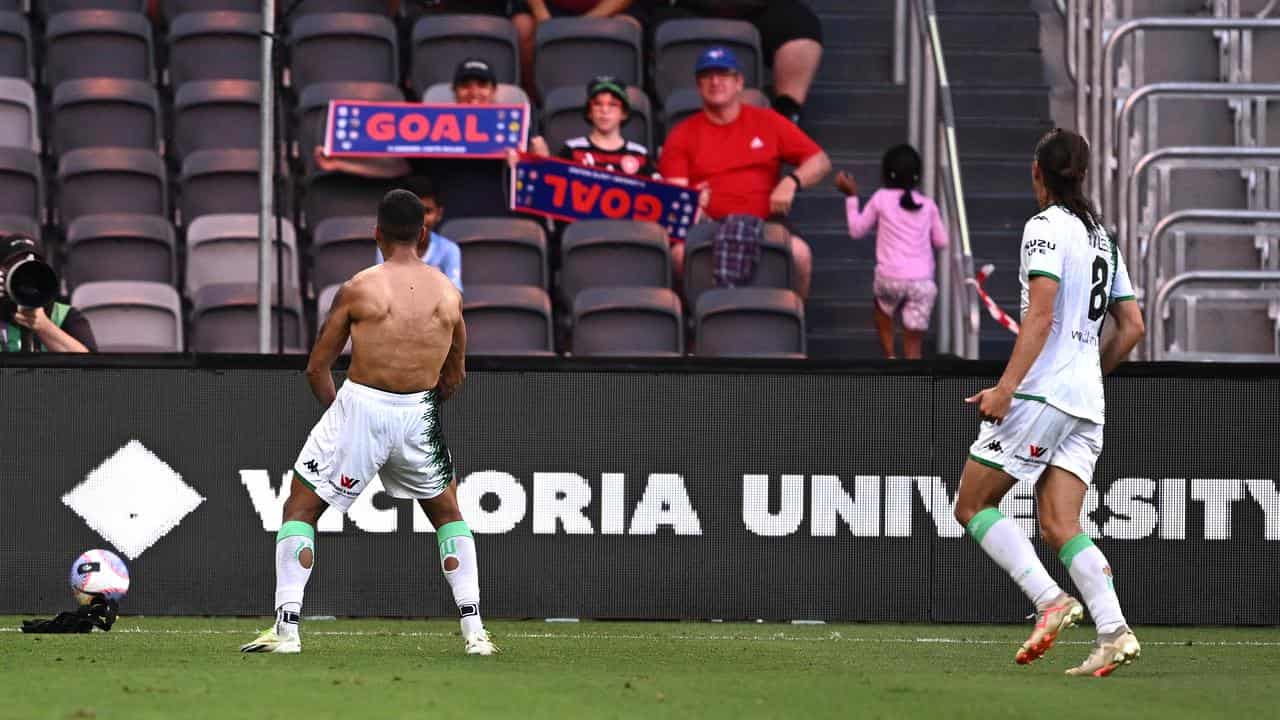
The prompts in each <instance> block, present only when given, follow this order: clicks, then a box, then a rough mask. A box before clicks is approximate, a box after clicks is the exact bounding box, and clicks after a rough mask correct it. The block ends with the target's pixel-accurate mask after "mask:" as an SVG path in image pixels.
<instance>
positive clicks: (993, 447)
mask: <svg viewBox="0 0 1280 720" xmlns="http://www.w3.org/2000/svg"><path fill="white" fill-rule="evenodd" d="M986 449H988V450H990V451H991V452H994V453H1002V452H1004V446H1003V445H1001V444H1000V441H999V440H992V441H991V442H989V443H987V445H986Z"/></svg>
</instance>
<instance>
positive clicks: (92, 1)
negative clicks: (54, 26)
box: [32, 0, 147, 17]
mask: <svg viewBox="0 0 1280 720" xmlns="http://www.w3.org/2000/svg"><path fill="white" fill-rule="evenodd" d="M32 6H33V7H39V8H40V11H41V12H42V13H43V14H44V16H45V17H49V16H50V15H56V14H58V13H60V12H71V11H73V10H118V11H120V12H131V13H141V14H143V15H145V14H146V13H147V0H32Z"/></svg>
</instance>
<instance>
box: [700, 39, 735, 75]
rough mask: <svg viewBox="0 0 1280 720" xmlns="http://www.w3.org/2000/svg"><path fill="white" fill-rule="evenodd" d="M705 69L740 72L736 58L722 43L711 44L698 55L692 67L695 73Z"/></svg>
mask: <svg viewBox="0 0 1280 720" xmlns="http://www.w3.org/2000/svg"><path fill="white" fill-rule="evenodd" d="M706 70H732V71H733V72H736V73H741V72H742V68H741V67H739V66H738V58H737V57H736V56H735V55H734V54H733V51H732V50H730V49H729V48H727V47H724V46H722V45H713V46H711V47H709V48H707V49H706V50H703V51H702V54H701V55H699V56H698V63H697V64H696V65H694V67H693V73H694V74H695V75H697V74H699V73H701V72H703V71H706Z"/></svg>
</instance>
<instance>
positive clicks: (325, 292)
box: [315, 284, 351, 355]
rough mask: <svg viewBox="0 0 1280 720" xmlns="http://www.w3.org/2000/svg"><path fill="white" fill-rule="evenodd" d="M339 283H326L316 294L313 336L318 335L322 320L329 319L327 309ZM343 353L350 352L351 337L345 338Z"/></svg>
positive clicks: (336, 293)
mask: <svg viewBox="0 0 1280 720" xmlns="http://www.w3.org/2000/svg"><path fill="white" fill-rule="evenodd" d="M341 287H342V286H341V285H337V284H335V285H326V286H325V287H324V288H323V289H321V290H320V294H319V295H317V296H316V317H315V329H316V332H315V337H316V338H317V339H318V338H319V337H320V328H322V327H324V321H325V320H328V319H329V310H330V309H331V308H332V307H333V299H334V298H335V297H337V296H338V290H339V289H340V288H341ZM342 354H343V355H350V354H351V338H347V344H346V346H344V347H343V348H342Z"/></svg>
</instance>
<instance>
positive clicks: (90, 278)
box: [62, 213, 178, 288]
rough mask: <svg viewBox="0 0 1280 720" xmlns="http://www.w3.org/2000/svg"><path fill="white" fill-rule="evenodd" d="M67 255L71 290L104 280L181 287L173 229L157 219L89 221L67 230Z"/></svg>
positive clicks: (92, 217)
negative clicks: (165, 284) (179, 284)
mask: <svg viewBox="0 0 1280 720" xmlns="http://www.w3.org/2000/svg"><path fill="white" fill-rule="evenodd" d="M65 253H66V263H65V264H64V266H63V271H62V272H63V277H64V278H65V279H66V282H67V286H68V287H70V288H75V287H78V286H80V285H82V284H84V283H89V282H98V281H102V280H134V281H145V282H159V283H167V284H169V285H176V284H177V282H178V261H177V243H176V241H175V239H174V233H173V226H172V225H170V224H169V220H168V219H167V218H163V217H160V216H158V215H126V214H120V213H110V214H106V215H85V216H83V217H81V218H79V219H77V220H76V221H75V222H73V223H71V225H70V226H68V227H67V242H66V246H65Z"/></svg>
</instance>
